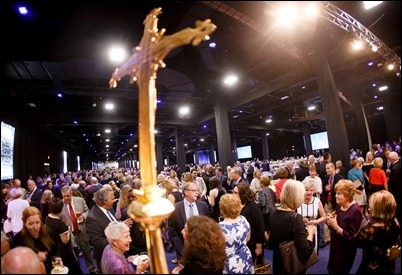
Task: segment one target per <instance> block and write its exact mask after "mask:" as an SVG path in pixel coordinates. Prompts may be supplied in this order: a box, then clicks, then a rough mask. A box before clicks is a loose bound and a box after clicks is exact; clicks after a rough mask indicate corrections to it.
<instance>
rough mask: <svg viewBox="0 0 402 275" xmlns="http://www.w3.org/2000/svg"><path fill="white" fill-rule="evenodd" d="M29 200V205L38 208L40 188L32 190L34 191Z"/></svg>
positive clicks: (40, 194)
mask: <svg viewBox="0 0 402 275" xmlns="http://www.w3.org/2000/svg"><path fill="white" fill-rule="evenodd" d="M30 199H31V202H30V203H29V205H30V206H35V207H36V208H38V209H39V210H40V201H41V199H42V190H40V189H39V188H38V187H36V189H35V190H34V192H33V193H32V195H31V198H30Z"/></svg>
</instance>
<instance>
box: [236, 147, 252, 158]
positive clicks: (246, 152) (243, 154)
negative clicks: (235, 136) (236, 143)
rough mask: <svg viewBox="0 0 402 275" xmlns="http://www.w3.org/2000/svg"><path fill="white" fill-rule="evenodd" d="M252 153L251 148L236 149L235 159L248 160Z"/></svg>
mask: <svg viewBox="0 0 402 275" xmlns="http://www.w3.org/2000/svg"><path fill="white" fill-rule="evenodd" d="M252 156H253V155H252V153H251V146H250V145H249V146H243V147H237V158H238V159H249V158H252Z"/></svg>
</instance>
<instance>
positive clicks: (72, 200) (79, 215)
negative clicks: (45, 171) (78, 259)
mask: <svg viewBox="0 0 402 275" xmlns="http://www.w3.org/2000/svg"><path fill="white" fill-rule="evenodd" d="M61 194H62V196H63V202H64V205H63V210H62V215H61V219H62V220H63V222H64V223H65V224H66V225H67V226H69V227H70V228H71V230H72V232H73V236H74V240H75V242H76V243H77V244H78V245H79V246H80V248H81V251H82V255H83V256H84V259H85V264H86V266H87V268H88V271H89V272H90V273H92V274H96V273H98V270H97V268H96V267H95V265H94V263H93V261H92V256H91V247H90V244H89V237H88V234H87V233H86V230H85V220H86V218H87V216H88V213H89V209H88V206H87V203H86V202H85V200H84V199H83V198H80V197H73V195H72V190H71V187H70V186H67V185H65V186H63V187H62V188H61ZM70 207H72V211H71V210H70ZM71 215H74V217H72V216H71ZM74 219H75V222H76V225H77V226H78V228H74V227H75V225H74V223H75V222H74ZM77 256H78V255H77Z"/></svg>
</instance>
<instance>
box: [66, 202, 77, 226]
mask: <svg viewBox="0 0 402 275" xmlns="http://www.w3.org/2000/svg"><path fill="white" fill-rule="evenodd" d="M68 210H69V211H70V218H71V223H72V224H73V232H74V233H78V231H79V229H78V223H77V218H76V217H75V213H74V210H73V206H72V205H71V204H70V203H69V204H68Z"/></svg>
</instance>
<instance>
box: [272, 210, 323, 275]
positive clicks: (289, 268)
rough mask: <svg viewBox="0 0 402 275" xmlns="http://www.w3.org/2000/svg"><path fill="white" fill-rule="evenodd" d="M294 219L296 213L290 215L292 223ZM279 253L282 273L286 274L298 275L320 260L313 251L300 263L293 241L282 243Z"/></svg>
mask: <svg viewBox="0 0 402 275" xmlns="http://www.w3.org/2000/svg"><path fill="white" fill-rule="evenodd" d="M295 217H296V213H294V214H293V215H292V220H293V223H294V219H295ZM293 228H294V226H293ZM293 232H294V231H293ZM279 251H280V253H281V257H282V264H283V271H284V273H286V274H296V273H299V272H301V271H303V270H306V269H307V268H309V267H310V266H312V265H314V264H316V263H317V262H318V261H319V260H320V258H319V257H318V255H317V253H316V252H315V250H313V252H312V253H311V255H310V258H309V259H308V260H307V262H306V263H305V264H304V263H303V262H302V261H300V259H299V256H298V255H297V249H296V246H295V242H294V240H287V241H284V242H282V243H281V244H280V245H279Z"/></svg>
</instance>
